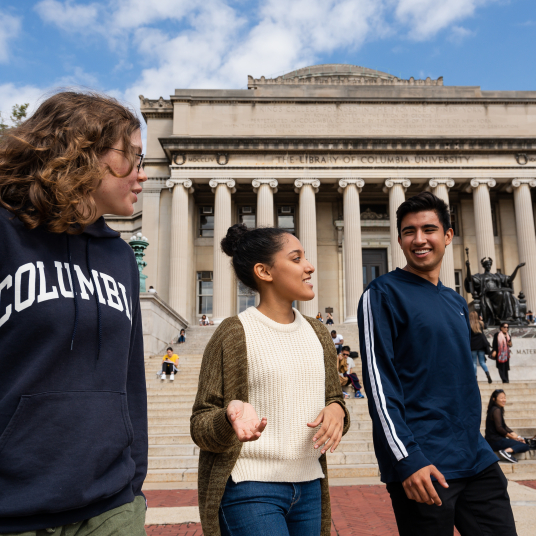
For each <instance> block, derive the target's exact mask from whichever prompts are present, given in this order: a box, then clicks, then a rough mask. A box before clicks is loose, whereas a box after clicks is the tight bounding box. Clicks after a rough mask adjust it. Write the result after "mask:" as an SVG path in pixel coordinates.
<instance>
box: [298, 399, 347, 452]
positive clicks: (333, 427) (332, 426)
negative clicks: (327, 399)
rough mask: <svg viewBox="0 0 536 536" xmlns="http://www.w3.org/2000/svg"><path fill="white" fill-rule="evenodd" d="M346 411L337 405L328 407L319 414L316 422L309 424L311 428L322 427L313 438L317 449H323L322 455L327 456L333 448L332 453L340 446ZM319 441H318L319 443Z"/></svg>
mask: <svg viewBox="0 0 536 536" xmlns="http://www.w3.org/2000/svg"><path fill="white" fill-rule="evenodd" d="M344 416H345V413H344V410H343V409H342V407H341V406H340V405H339V404H337V403H334V404H330V405H329V406H326V407H325V408H324V409H323V410H322V411H321V412H320V413H319V414H318V417H317V418H316V419H315V420H314V422H308V423H307V426H309V428H316V427H317V426H318V425H319V424H320V423H322V426H321V427H320V430H318V431H317V432H316V434H315V436H314V437H313V443H315V449H317V448H319V447H322V445H324V443H325V445H324V446H323V447H322V451H321V452H322V454H325V453H326V452H327V451H328V449H329V448H330V447H331V452H335V449H336V448H337V447H338V446H339V443H340V442H341V439H342V431H343V428H344ZM317 440H318V441H317Z"/></svg>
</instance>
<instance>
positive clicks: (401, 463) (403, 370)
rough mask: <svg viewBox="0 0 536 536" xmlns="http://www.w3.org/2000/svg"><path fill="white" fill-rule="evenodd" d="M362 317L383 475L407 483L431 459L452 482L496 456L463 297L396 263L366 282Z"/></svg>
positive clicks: (363, 349)
mask: <svg viewBox="0 0 536 536" xmlns="http://www.w3.org/2000/svg"><path fill="white" fill-rule="evenodd" d="M358 323H359V339H360V341H359V342H360V347H361V358H362V362H363V381H364V386H365V391H366V393H367V396H368V406H369V412H370V415H371V417H372V425H373V439H374V450H375V452H376V457H377V459H378V464H379V466H380V472H381V479H382V481H383V482H386V483H389V482H402V481H404V480H405V479H406V478H408V477H409V476H411V475H412V474H413V473H415V472H416V471H418V470H419V469H422V468H423V467H425V466H427V465H435V466H436V467H437V468H438V469H439V471H441V473H443V475H444V477H445V478H446V479H447V481H448V480H449V479H454V478H463V477H469V476H473V475H476V474H477V473H479V472H480V471H483V470H484V469H485V468H486V467H489V466H490V465H492V464H493V463H495V462H497V457H496V456H495V454H494V453H493V451H492V450H491V448H490V447H489V445H488V444H487V442H486V441H485V440H484V438H483V437H482V435H481V434H480V423H481V417H482V404H481V399H480V392H479V389H478V384H477V381H476V378H475V371H474V367H473V361H472V357H471V346H470V341H471V328H470V324H469V313H468V310H467V304H466V302H465V300H464V299H463V298H462V297H461V296H460V295H459V294H457V293H456V292H455V291H454V290H452V289H450V288H448V287H445V286H443V285H442V284H441V281H440V282H439V283H438V285H437V286H436V285H434V284H433V283H431V282H429V281H427V280H426V279H423V278H422V277H419V276H417V275H415V274H412V273H411V272H407V271H404V270H401V269H399V268H397V269H396V270H394V271H393V272H389V273H388V274H385V275H383V276H381V277H379V278H377V279H375V280H374V281H372V283H371V284H370V285H369V286H368V287H367V289H366V290H365V292H364V293H363V296H362V297H361V300H360V302H359V309H358Z"/></svg>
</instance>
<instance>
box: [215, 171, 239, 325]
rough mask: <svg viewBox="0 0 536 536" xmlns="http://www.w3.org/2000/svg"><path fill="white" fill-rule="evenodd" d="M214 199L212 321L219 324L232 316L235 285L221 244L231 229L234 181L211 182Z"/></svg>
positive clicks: (229, 260)
mask: <svg viewBox="0 0 536 536" xmlns="http://www.w3.org/2000/svg"><path fill="white" fill-rule="evenodd" d="M209 185H210V187H211V188H212V191H213V192H214V194H215V198H214V277H213V288H214V294H213V298H212V321H213V322H214V324H219V323H221V322H222V320H224V319H225V318H227V317H229V316H231V314H232V311H231V304H232V303H233V302H232V293H233V292H236V287H235V285H234V284H233V271H232V268H231V259H230V258H229V257H228V256H227V255H226V254H225V253H224V252H223V251H222V249H221V245H220V242H221V240H222V238H225V235H226V234H227V229H229V227H231V194H232V193H234V192H235V181H234V180H233V179H212V180H211V181H210V182H209Z"/></svg>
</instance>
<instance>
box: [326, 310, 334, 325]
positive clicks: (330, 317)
mask: <svg viewBox="0 0 536 536" xmlns="http://www.w3.org/2000/svg"><path fill="white" fill-rule="evenodd" d="M330 325H333V315H332V314H331V313H327V315H326V326H330Z"/></svg>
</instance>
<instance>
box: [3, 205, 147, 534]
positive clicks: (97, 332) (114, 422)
mask: <svg viewBox="0 0 536 536" xmlns="http://www.w3.org/2000/svg"><path fill="white" fill-rule="evenodd" d="M0 237H1V239H0V534H3V533H10V532H24V531H29V530H37V529H44V528H48V527H58V526H61V525H66V524H69V523H75V522H78V521H82V520H85V519H89V518H91V517H94V516H97V515H99V514H101V513H104V512H106V511H108V510H111V509H113V508H117V507H118V506H121V505H123V504H126V503H128V502H131V501H133V500H134V498H135V496H136V495H141V494H142V493H141V486H142V483H143V480H144V478H145V475H146V472H147V450H148V446H147V397H146V386H145V370H144V359H143V334H142V328H141V315H140V305H139V273H138V269H137V266H136V261H135V257H134V254H133V251H132V249H131V248H130V247H129V246H128V244H126V243H125V242H124V241H123V240H122V239H121V238H120V236H119V234H118V233H116V232H115V231H112V230H111V229H110V228H109V227H108V226H107V225H106V223H105V222H104V219H103V218H100V219H99V220H97V222H96V223H94V224H93V225H91V226H89V227H88V228H87V229H86V231H85V232H84V233H82V234H79V235H67V234H66V233H62V234H57V233H50V232H47V231H46V230H45V229H44V228H42V227H39V228H37V229H34V230H28V229H26V228H25V227H24V225H23V224H22V223H21V222H20V220H19V219H18V218H14V217H13V215H12V214H11V213H9V212H8V211H6V210H5V209H3V208H0ZM73 288H74V293H73Z"/></svg>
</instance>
